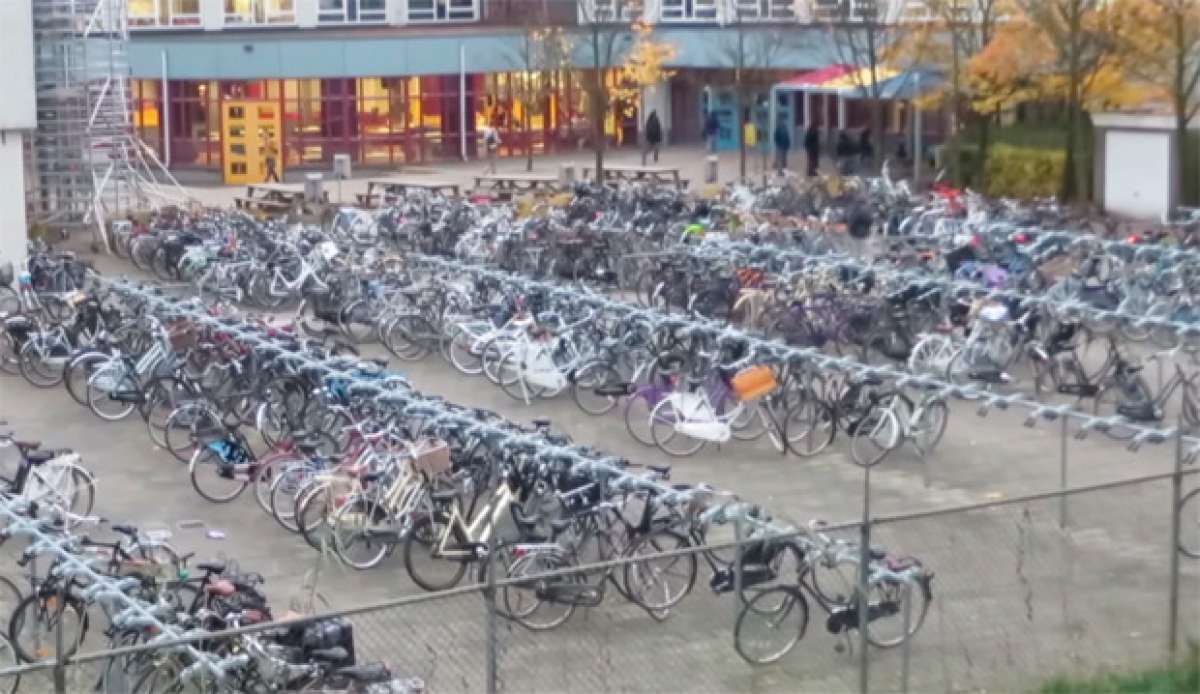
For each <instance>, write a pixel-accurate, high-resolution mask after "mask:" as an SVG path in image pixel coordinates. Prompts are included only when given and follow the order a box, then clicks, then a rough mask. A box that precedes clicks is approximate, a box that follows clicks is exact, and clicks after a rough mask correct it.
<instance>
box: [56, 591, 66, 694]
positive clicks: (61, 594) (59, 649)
mask: <svg viewBox="0 0 1200 694" xmlns="http://www.w3.org/2000/svg"><path fill="white" fill-rule="evenodd" d="M67 583H68V581H67V580H64V581H63V583H62V586H60V587H59V589H58V624H57V625H55V627H54V694H67V657H66V652H67V649H66V648H63V620H64V619H65V618H66V613H67Z"/></svg>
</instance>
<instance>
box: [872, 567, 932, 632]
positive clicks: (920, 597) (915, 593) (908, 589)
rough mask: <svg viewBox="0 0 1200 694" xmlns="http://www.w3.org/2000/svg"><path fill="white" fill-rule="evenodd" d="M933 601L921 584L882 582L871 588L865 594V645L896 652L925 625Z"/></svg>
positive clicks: (914, 582) (930, 594)
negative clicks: (905, 613)
mask: <svg viewBox="0 0 1200 694" xmlns="http://www.w3.org/2000/svg"><path fill="white" fill-rule="evenodd" d="M932 601H933V594H932V592H931V591H930V590H929V585H928V584H927V583H925V582H924V581H917V580H913V581H905V582H901V581H884V582H881V583H876V584H874V585H872V586H871V588H870V590H869V591H868V593H867V614H868V615H869V621H868V622H867V642H868V643H870V644H871V645H872V646H875V647H876V648H895V647H896V646H899V645H900V644H902V643H904V642H905V640H907V639H908V638H910V637H911V636H912V635H913V634H916V633H917V631H918V630H919V629H920V628H921V625H922V624H924V623H925V616H926V615H927V614H928V613H929V605H930V603H931V602H932ZM905 603H908V604H905ZM906 609H907V610H908V630H907V631H905V629H904V619H905V615H904V612H905V610H906Z"/></svg>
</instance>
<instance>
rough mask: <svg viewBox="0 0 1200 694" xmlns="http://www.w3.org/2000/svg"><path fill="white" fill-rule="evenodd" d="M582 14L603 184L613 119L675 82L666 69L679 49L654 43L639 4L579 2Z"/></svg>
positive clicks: (586, 83)
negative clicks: (608, 125) (653, 89)
mask: <svg viewBox="0 0 1200 694" xmlns="http://www.w3.org/2000/svg"><path fill="white" fill-rule="evenodd" d="M579 14H580V22H581V23H582V24H583V25H584V26H583V27H582V30H581V31H582V32H583V33H584V36H585V37H586V39H585V41H584V46H583V47H584V50H585V52H586V53H587V58H588V63H589V65H590V68H591V69H590V70H589V73H588V74H587V75H586V76H585V78H584V80H583V92H584V97H585V99H586V109H587V112H588V118H589V120H590V121H591V126H592V149H593V151H594V153H595V169H596V180H597V181H602V180H604V151H605V148H606V145H607V142H606V137H605V133H604V122H605V120H606V118H607V116H608V114H609V113H611V112H613V110H614V109H616V108H618V107H625V106H626V105H627V104H629V103H630V102H632V101H633V100H635V99H636V98H638V97H640V96H641V93H642V90H643V89H645V88H646V87H648V86H650V85H652V84H656V83H658V82H659V81H661V80H663V79H665V78H666V77H667V76H669V74H670V73H669V72H667V70H666V68H665V66H666V63H667V62H669V61H670V60H671V59H672V58H674V56H675V48H674V47H673V46H671V45H669V44H665V43H661V42H658V41H656V40H655V39H654V38H653V27H651V26H650V25H649V24H648V23H646V22H644V21H643V20H642V19H641V15H642V6H641V2H640V1H639V0H579ZM618 59H621V60H620V62H618ZM613 68H619V70H618V71H617V74H616V76H615V77H614V79H613V80H612V82H611V83H610V81H609V80H608V79H606V78H607V76H608V75H607V73H608V72H609V71H610V70H612V69H613Z"/></svg>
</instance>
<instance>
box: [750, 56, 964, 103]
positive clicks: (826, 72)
mask: <svg viewBox="0 0 1200 694" xmlns="http://www.w3.org/2000/svg"><path fill="white" fill-rule="evenodd" d="M875 77H876V84H877V86H878V88H879V95H880V97H881V98H883V99H911V98H913V97H915V96H918V95H920V94H921V93H923V92H926V91H929V90H930V89H933V88H934V87H937V86H939V85H940V84H941V83H942V79H943V78H942V76H941V75H940V74H938V73H936V72H932V71H929V70H915V69H914V70H905V71H901V70H897V69H896V68H892V67H888V66H884V65H879V66H876V68H875ZM871 86H872V80H871V68H869V67H865V68H854V67H852V66H849V65H838V64H835V65H830V66H828V67H823V68H821V69H820V70H813V71H811V72H805V73H801V74H799V75H796V76H795V77H791V78H789V79H786V80H784V81H782V82H780V83H778V84H776V85H775V86H774V88H773V89H774V90H776V91H780V92H809V93H811V94H837V95H841V96H847V97H851V98H863V97H866V96H868V95H869V92H868V90H869V89H870V88H871Z"/></svg>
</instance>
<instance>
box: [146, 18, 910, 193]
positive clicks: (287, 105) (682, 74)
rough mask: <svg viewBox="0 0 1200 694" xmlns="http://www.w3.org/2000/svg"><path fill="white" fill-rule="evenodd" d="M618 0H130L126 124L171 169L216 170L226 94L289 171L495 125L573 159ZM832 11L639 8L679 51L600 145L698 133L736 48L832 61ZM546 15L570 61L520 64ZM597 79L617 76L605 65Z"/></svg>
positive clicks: (380, 156)
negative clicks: (649, 124)
mask: <svg viewBox="0 0 1200 694" xmlns="http://www.w3.org/2000/svg"><path fill="white" fill-rule="evenodd" d="M851 1H852V2H853V3H857V4H853V5H852V6H851V7H850V10H849V11H850V16H851V17H855V16H861V15H862V13H863V12H866V11H873V10H869V8H873V7H874V5H866V4H863V3H867V2H870V1H871V0H851ZM616 2H619V0H129V21H130V26H131V34H132V38H131V45H130V64H131V69H132V72H133V77H134V83H133V88H132V91H133V94H132V95H131V96H132V99H133V106H134V116H135V124H136V126H137V128H138V129H139V134H140V135H141V137H142V139H143V141H145V142H146V143H148V144H149V145H151V146H152V147H153V148H154V149H155V150H157V152H158V153H159V156H160V158H161V159H162V160H163V161H164V162H165V163H166V164H167V165H168V166H169V167H170V168H172V169H177V170H179V169H212V170H214V171H217V170H219V169H220V168H221V158H222V156H223V146H222V144H223V143H222V122H221V121H222V114H223V113H224V110H223V108H222V104H223V103H224V102H226V101H231V100H237V101H243V100H249V101H254V102H265V103H269V104H272V105H273V106H274V107H275V108H277V109H278V111H279V113H280V114H281V117H282V128H281V129H282V142H281V147H280V150H281V156H282V157H283V159H284V164H285V167H286V168H288V169H295V168H328V166H329V162H330V161H331V160H332V158H333V156H334V155H336V154H348V155H349V156H350V158H351V160H352V161H354V162H355V163H356V165H358V166H366V167H379V168H392V167H396V166H398V165H403V164H410V163H418V162H419V163H425V162H436V161H445V160H450V159H460V158H469V157H473V156H474V154H475V152H476V149H477V147H478V146H479V139H480V137H479V133H480V132H481V131H482V129H483V127H484V126H485V125H489V124H490V125H493V126H495V127H496V128H497V129H498V130H499V132H500V136H501V142H502V144H501V149H500V154H501V155H502V156H506V155H524V154H525V153H526V152H528V151H533V152H534V153H543V152H555V151H566V150H571V149H577V148H580V147H584V146H587V145H588V143H589V142H588V141H589V138H591V137H592V130H591V127H590V125H589V124H588V122H587V119H586V118H585V117H584V114H585V113H587V112H588V109H587V106H586V97H585V94H584V90H583V89H582V85H581V84H580V81H581V80H585V79H590V75H591V74H592V73H590V72H589V68H590V67H591V66H594V65H596V64H597V63H598V62H599V61H597V60H596V55H595V54H594V53H595V52H596V51H595V49H596V47H597V46H599V45H601V44H604V45H605V46H607V44H606V43H605V42H606V41H609V40H610V39H611V41H612V43H613V45H614V51H615V52H616V53H617V54H619V53H620V52H622V51H624V50H626V48H627V47H628V45H629V39H628V38H626V36H620V37H618V36H617V35H616V32H615V31H613V30H612V29H611V28H610V27H609V25H608V24H606V23H603V22H599V23H598V22H593V21H592V20H596V19H598V20H606V19H610V18H613V17H616V16H621V17H623V18H625V19H629V18H630V12H629V10H628V8H622V7H621V6H619V5H616V4H614V3H616ZM829 3H830V0H647V2H644V3H641V4H640V5H639V7H638V10H637V14H638V17H637V19H642V20H645V21H647V22H649V23H652V24H654V26H655V37H656V39H657V40H660V41H665V42H669V43H671V44H672V45H673V46H674V47H675V57H674V58H673V59H672V61H671V64H670V65H669V67H670V69H671V71H672V73H673V74H672V76H671V77H670V78H669V79H668V80H666V81H664V82H663V83H662V84H659V85H656V86H655V87H653V88H651V89H647V90H644V91H643V93H642V94H641V95H639V97H638V98H636V99H631V100H629V101H628V102H626V103H617V104H613V106H612V108H611V109H609V111H610V112H609V113H608V114H607V115H606V118H605V128H604V130H605V134H606V137H607V138H608V139H609V141H610V142H611V143H612V144H615V145H623V144H630V143H633V142H636V140H637V136H638V135H637V133H638V124H639V122H640V121H641V120H642V119H644V117H645V114H646V113H648V112H649V110H650V109H654V110H656V111H657V112H658V114H659V118H660V120H661V121H662V122H663V124H664V128H665V130H666V131H667V137H668V139H669V141H672V142H687V141H692V140H698V139H699V138H700V135H701V128H702V125H703V120H704V119H703V115H702V114H703V112H704V109H705V108H707V107H709V105H710V104H711V103H716V100H717V96H719V95H720V94H721V87H720V84H721V83H722V82H721V80H722V77H723V75H725V74H727V73H728V72H729V71H731V70H732V69H733V67H734V66H735V65H736V64H737V57H736V52H735V49H734V47H735V46H740V47H741V50H744V53H743V55H744V56H751V57H753V56H757V57H758V59H759V60H763V61H764V64H761V65H752V63H746V62H743V64H744V65H752V67H751V69H752V70H754V71H755V72H757V73H766V74H768V75H770V76H778V77H786V76H788V75H792V74H795V73H797V72H800V71H805V70H813V69H819V68H822V67H825V66H827V65H829V64H831V63H834V62H836V61H837V55H838V54H837V51H836V49H835V48H834V47H833V46H832V45H831V44H830V38H829V32H828V29H827V28H826V27H824V26H823V25H821V24H820V23H819V20H820V19H821V17H822V13H825V14H828V13H829V12H833V11H841V12H845V11H846V10H845V9H844V8H843V9H842V10H835V9H833V8H835V7H837V5H836V4H833V5H831V4H829ZM919 11H920V8H919V7H915V8H914V6H911V5H909V4H907V3H904V2H900V3H899V4H895V3H894V4H892V5H889V6H888V8H887V9H886V12H887V13H888V15H889V16H908V15H913V16H916V15H917V14H919ZM535 23H536V24H535ZM544 23H550V24H554V25H556V26H559V27H561V30H562V31H563V32H565V33H566V34H567V35H568V36H570V37H572V41H571V44H572V49H571V55H570V56H569V62H570V64H571V65H572V69H563V70H557V71H553V72H544V71H532V72H530V71H526V70H524V69H522V68H523V66H524V65H525V64H526V62H525V61H523V60H522V56H523V46H524V45H525V44H524V41H525V36H526V35H527V33H528V32H529V31H530V30H531V29H533V28H535V26H538V25H541V24H544ZM609 32H612V33H611V35H610V33H609ZM739 42H740V43H739ZM768 55H769V58H764V57H763V56H768ZM599 64H604V63H603V62H600V63H599ZM603 79H606V80H610V81H611V80H614V79H616V75H615V74H614V71H613V70H611V69H609V70H604V74H603ZM761 81H764V83H765V82H766V81H767V80H761ZM766 92H767V88H766V87H765V86H764V89H763V93H764V94H765V93H766ZM851 112H852V113H854V112H855V111H853V110H851ZM788 117H789V118H793V119H794V121H795V122H796V123H803V122H805V120H804V119H805V118H806V116H805V115H804V114H801V113H789V114H788ZM825 125H829V124H825Z"/></svg>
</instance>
